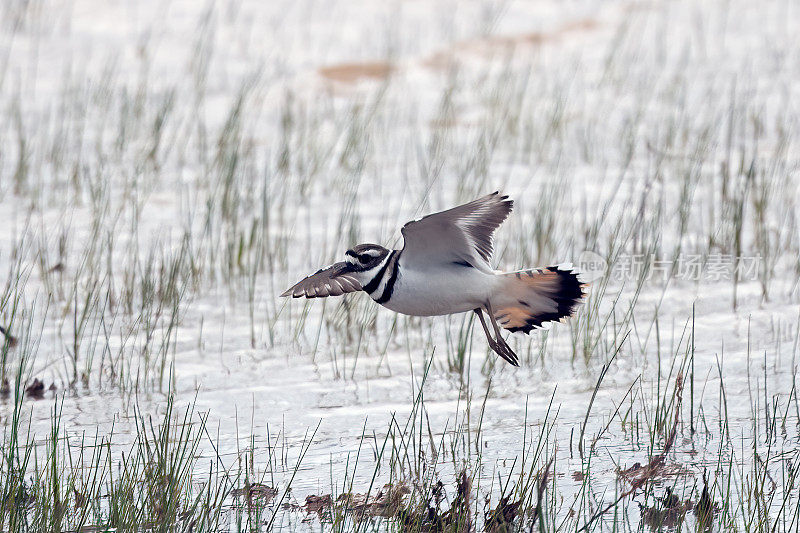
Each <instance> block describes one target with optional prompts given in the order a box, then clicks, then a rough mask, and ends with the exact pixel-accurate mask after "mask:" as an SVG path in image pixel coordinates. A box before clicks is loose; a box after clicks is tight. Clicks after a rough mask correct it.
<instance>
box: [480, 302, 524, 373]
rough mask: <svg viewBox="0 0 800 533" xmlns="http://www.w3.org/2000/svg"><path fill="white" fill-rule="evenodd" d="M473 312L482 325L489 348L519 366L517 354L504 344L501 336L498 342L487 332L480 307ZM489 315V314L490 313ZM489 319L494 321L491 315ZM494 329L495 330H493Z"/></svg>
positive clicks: (487, 328)
mask: <svg viewBox="0 0 800 533" xmlns="http://www.w3.org/2000/svg"><path fill="white" fill-rule="evenodd" d="M475 314H476V315H478V318H479V319H480V321H481V326H483V332H484V333H485V334H486V340H487V341H488V342H489V348H491V349H492V350H493V351H494V352H495V353H496V354H497V355H499V356H500V357H502V358H503V359H505V360H506V361H508V362H509V363H511V364H512V365H514V366H519V362H518V360H517V354H515V353H514V352H513V351H512V350H511V348H510V347H509V346H508V344H506V342H505V341H504V340H503V338H502V337H499V335H498V337H499V338H500V341H499V342H498V341H497V340H496V339H495V338H493V337H492V334H491V333H489V327H488V326H487V325H486V320H484V318H483V310H482V309H481V308H477V309H475ZM490 316H491V315H490ZM491 320H492V321H494V317H491ZM495 331H496V330H495Z"/></svg>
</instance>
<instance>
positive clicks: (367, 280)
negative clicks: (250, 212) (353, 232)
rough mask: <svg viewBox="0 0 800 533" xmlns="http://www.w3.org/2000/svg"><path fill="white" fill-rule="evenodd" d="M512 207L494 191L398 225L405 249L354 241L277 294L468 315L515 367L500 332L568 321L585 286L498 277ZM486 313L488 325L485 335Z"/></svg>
mask: <svg viewBox="0 0 800 533" xmlns="http://www.w3.org/2000/svg"><path fill="white" fill-rule="evenodd" d="M513 205H514V202H513V201H512V200H509V199H508V196H501V195H500V193H499V192H495V193H492V194H489V195H487V196H484V197H482V198H478V199H477V200H474V201H472V202H469V203H468V204H464V205H460V206H458V207H454V208H452V209H448V210H447V211H442V212H439V213H434V214H432V215H428V216H426V217H423V218H421V219H420V220H415V221H413V222H409V223H407V224H406V225H405V226H403V229H402V234H403V240H404V246H403V248H402V249H401V250H389V249H387V248H384V247H383V246H380V245H377V244H359V245H358V246H354V247H353V248H351V249H349V250H347V252H345V260H344V261H342V262H340V263H336V264H333V265H331V266H329V267H326V268H323V269H321V270H319V271H317V272H316V273H314V274H312V275H311V276H308V277H307V278H305V279H303V280H302V281H300V282H299V283H297V284H296V285H294V286H293V287H291V288H290V289H288V290H287V291H286V292H284V293H283V294H282V295H281V296H292V297H294V298H300V297H306V298H321V297H325V296H340V295H342V294H345V293H348V292H356V291H364V292H366V293H367V294H369V296H370V297H371V298H372V299H373V300H375V302H377V303H379V304H381V305H382V306H384V307H386V308H387V309H391V310H392V311H395V312H397V313H403V314H406V315H412V316H435V315H449V314H453V313H463V312H468V311H473V312H475V313H476V314H477V315H478V318H479V319H480V322H481V326H483V331H484V333H485V334H486V338H487V339H488V341H489V346H490V347H491V348H492V350H494V351H495V352H496V353H497V354H498V355H499V356H500V357H502V358H503V359H505V360H506V361H508V362H509V363H511V364H512V365H514V366H519V360H518V358H517V355H516V354H515V353H514V351H513V350H512V349H511V347H510V346H509V345H508V343H507V342H506V341H505V339H503V337H502V335H501V334H500V329H501V327H502V328H505V329H507V330H508V331H511V332H516V331H521V332H523V333H530V332H531V330H533V329H534V328H537V327H541V326H542V325H543V324H544V323H545V322H551V321H558V320H561V319H562V318H564V317H568V316H570V315H571V314H572V313H573V312H574V310H575V308H576V307H577V306H578V304H579V303H580V302H581V299H582V298H583V296H584V293H583V290H582V289H583V287H584V285H583V284H581V282H580V281H579V280H578V277H577V276H576V275H575V274H574V273H573V272H572V271H570V270H562V269H560V268H558V267H547V268H543V269H529V270H519V271H516V272H500V271H497V270H494V269H492V266H491V264H490V261H491V257H492V236H493V234H494V231H495V230H496V229H497V228H498V227H499V226H500V224H502V223H503V221H504V220H505V219H506V217H508V214H509V213H510V212H511V209H512V207H513ZM484 313H485V314H486V315H487V316H488V318H489V322H491V324H492V329H493V330H494V336H492V334H491V333H490V332H489V327H488V326H487V324H486V320H485V318H484Z"/></svg>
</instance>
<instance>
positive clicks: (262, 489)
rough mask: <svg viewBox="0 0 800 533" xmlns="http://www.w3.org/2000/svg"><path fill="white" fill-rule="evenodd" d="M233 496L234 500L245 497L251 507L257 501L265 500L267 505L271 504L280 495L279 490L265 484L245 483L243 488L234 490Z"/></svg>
mask: <svg viewBox="0 0 800 533" xmlns="http://www.w3.org/2000/svg"><path fill="white" fill-rule="evenodd" d="M231 494H232V495H233V497H234V498H239V497H244V498H245V500H246V501H247V505H248V506H250V505H252V504H253V502H254V501H255V500H263V502H264V503H265V504H267V503H269V502H270V501H271V500H272V499H273V498H274V497H275V496H277V495H278V489H276V488H273V487H270V486H269V485H264V484H263V483H245V484H244V487H243V488H240V489H233V491H232V492H231Z"/></svg>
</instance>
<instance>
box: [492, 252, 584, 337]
mask: <svg viewBox="0 0 800 533" xmlns="http://www.w3.org/2000/svg"><path fill="white" fill-rule="evenodd" d="M500 276H501V278H502V280H501V282H500V283H499V285H498V289H497V291H496V292H495V294H494V296H493V297H492V299H491V302H490V303H491V305H492V311H493V312H494V317H495V319H496V320H497V322H498V323H499V324H500V325H501V326H503V327H504V328H505V329H507V330H509V331H512V332H514V331H522V332H523V333H530V332H531V330H532V329H534V328H539V327H542V325H543V324H544V323H546V322H551V321H560V320H561V319H563V318H565V317H568V316H570V315H572V314H573V313H574V312H575V309H576V308H577V307H578V305H580V303H581V301H582V300H583V297H584V296H585V293H584V292H583V289H584V288H585V287H586V285H585V284H583V283H581V281H580V280H579V279H578V276H577V275H576V274H575V273H574V272H572V271H571V270H562V269H560V268H558V267H547V268H543V269H531V270H520V271H518V272H507V273H504V274H501V275H500Z"/></svg>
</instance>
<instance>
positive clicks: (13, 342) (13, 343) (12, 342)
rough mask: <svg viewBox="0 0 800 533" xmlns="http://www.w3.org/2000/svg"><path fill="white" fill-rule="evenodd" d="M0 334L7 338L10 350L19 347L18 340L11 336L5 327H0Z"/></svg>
mask: <svg viewBox="0 0 800 533" xmlns="http://www.w3.org/2000/svg"><path fill="white" fill-rule="evenodd" d="M0 334H2V336H3V337H4V338H5V340H6V342H7V343H8V347H9V348H13V347H15V346H16V345H17V338H16V337H15V336H13V335H11V334H10V333H9V332H8V330H7V329H6V328H4V327H3V326H0Z"/></svg>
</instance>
